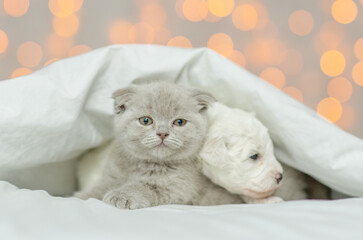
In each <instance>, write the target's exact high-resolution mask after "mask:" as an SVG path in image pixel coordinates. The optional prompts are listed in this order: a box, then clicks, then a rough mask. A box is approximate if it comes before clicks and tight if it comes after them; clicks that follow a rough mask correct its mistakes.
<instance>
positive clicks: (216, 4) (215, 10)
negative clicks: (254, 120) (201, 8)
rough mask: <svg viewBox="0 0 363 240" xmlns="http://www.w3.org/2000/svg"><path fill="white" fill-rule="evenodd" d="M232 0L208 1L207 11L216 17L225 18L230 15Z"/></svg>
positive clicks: (232, 5)
mask: <svg viewBox="0 0 363 240" xmlns="http://www.w3.org/2000/svg"><path fill="white" fill-rule="evenodd" d="M233 7H234V0H208V8H209V11H210V12H211V13H212V14H213V15H215V16H217V17H225V16H227V15H229V14H231V12H232V10H233Z"/></svg>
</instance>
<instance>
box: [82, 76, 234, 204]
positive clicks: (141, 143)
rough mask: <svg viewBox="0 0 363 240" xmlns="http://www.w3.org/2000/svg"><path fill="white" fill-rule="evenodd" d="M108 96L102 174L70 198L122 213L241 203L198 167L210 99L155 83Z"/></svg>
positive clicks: (172, 86) (205, 94)
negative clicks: (109, 127) (110, 111)
mask: <svg viewBox="0 0 363 240" xmlns="http://www.w3.org/2000/svg"><path fill="white" fill-rule="evenodd" d="M113 97H114V99H115V120H114V131H115V140H114V141H113V143H112V147H111V151H110V154H109V157H108V159H107V162H106V166H105V170H104V172H103V175H102V177H101V179H100V180H99V182H98V183H97V184H96V185H95V186H94V187H92V188H91V189H89V190H85V191H83V192H80V193H78V194H76V196H78V197H80V198H82V199H87V198H90V197H94V198H98V199H102V200H103V201H104V202H106V203H109V204H111V205H114V206H116V207H118V208H128V209H137V208H144V207H151V206H157V205H162V204H200V205H212V204H222V203H240V202H241V200H240V199H239V197H237V196H235V195H232V194H229V193H228V192H227V191H226V190H224V189H222V188H221V187H218V186H216V185H214V184H213V183H211V182H210V181H209V180H208V179H207V178H206V177H205V176H204V175H202V174H201V172H200V169H199V167H198V162H197V155H198V152H199V150H200V149H201V147H202V145H203V142H204V138H205V136H206V132H207V128H208V122H207V116H206V111H207V109H208V106H209V105H210V104H211V103H212V102H214V101H215V99H214V97H213V96H212V95H210V94H209V93H206V92H203V91H200V90H196V89H190V88H185V87H182V86H178V85H175V84H168V83H162V82H159V83H153V84H146V85H139V86H130V87H128V88H124V89H121V90H118V91H116V92H115V93H114V94H113Z"/></svg>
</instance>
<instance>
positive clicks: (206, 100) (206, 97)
mask: <svg viewBox="0 0 363 240" xmlns="http://www.w3.org/2000/svg"><path fill="white" fill-rule="evenodd" d="M192 97H193V98H195V99H196V100H197V103H198V106H199V112H205V111H206V110H207V109H208V108H209V107H210V106H211V105H212V104H213V103H214V102H215V101H216V99H215V97H214V96H213V95H212V94H211V93H209V92H205V91H202V90H199V89H193V90H192Z"/></svg>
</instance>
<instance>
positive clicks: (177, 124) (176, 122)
mask: <svg viewBox="0 0 363 240" xmlns="http://www.w3.org/2000/svg"><path fill="white" fill-rule="evenodd" d="M186 123H187V120H185V119H177V120H175V121H174V122H173V124H174V125H176V126H179V127H182V126H184V125H185V124H186Z"/></svg>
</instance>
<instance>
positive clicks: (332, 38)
mask: <svg viewBox="0 0 363 240" xmlns="http://www.w3.org/2000/svg"><path fill="white" fill-rule="evenodd" d="M343 39H344V27H343V26H342V25H341V24H339V23H337V22H336V21H334V20H331V21H328V22H325V23H324V24H323V25H322V26H321V28H320V30H319V34H318V35H317V36H316V39H315V48H316V50H317V51H318V52H319V53H323V52H324V51H327V50H328V49H336V48H338V47H339V46H340V44H341V43H342V42H343Z"/></svg>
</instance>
